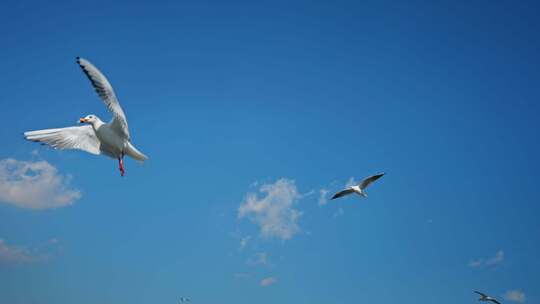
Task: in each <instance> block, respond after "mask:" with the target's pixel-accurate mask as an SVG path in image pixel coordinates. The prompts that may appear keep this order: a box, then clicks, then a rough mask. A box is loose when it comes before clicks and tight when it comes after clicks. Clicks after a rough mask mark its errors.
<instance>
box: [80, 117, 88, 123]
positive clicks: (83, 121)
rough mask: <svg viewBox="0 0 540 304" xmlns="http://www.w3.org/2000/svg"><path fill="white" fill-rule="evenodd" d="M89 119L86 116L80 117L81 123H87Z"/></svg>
mask: <svg viewBox="0 0 540 304" xmlns="http://www.w3.org/2000/svg"><path fill="white" fill-rule="evenodd" d="M87 121H88V119H86V118H80V119H79V123H85V122H87Z"/></svg>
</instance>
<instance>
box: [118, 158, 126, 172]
mask: <svg viewBox="0 0 540 304" xmlns="http://www.w3.org/2000/svg"><path fill="white" fill-rule="evenodd" d="M118 165H119V167H120V176H124V174H125V173H126V171H125V170H124V158H122V157H119V158H118Z"/></svg>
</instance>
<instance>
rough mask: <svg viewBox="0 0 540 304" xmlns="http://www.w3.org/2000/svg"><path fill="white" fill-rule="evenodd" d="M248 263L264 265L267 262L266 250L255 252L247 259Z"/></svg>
mask: <svg viewBox="0 0 540 304" xmlns="http://www.w3.org/2000/svg"><path fill="white" fill-rule="evenodd" d="M247 263H248V264H249V265H266V264H268V254H267V253H266V252H257V253H255V255H254V256H253V257H251V258H249V259H248V260H247Z"/></svg>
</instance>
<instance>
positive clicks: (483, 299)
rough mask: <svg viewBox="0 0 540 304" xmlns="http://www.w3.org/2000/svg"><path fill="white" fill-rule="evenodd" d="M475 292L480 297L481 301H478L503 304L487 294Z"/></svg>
mask: <svg viewBox="0 0 540 304" xmlns="http://www.w3.org/2000/svg"><path fill="white" fill-rule="evenodd" d="M474 292H476V293H477V294H479V295H480V299H478V301H485V302H487V301H491V302H493V303H495V304H501V303H499V301H497V300H496V299H495V298H493V297H490V296H488V295H486V294H485V293H481V292H480V291H476V290H475V291H474Z"/></svg>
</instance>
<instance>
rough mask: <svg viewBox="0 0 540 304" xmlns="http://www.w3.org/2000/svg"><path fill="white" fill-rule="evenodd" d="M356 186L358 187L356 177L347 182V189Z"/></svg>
mask: <svg viewBox="0 0 540 304" xmlns="http://www.w3.org/2000/svg"><path fill="white" fill-rule="evenodd" d="M354 185H356V183H355V182H354V176H351V177H350V178H349V180H348V181H347V183H346V184H345V188H349V187H352V186H354Z"/></svg>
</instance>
